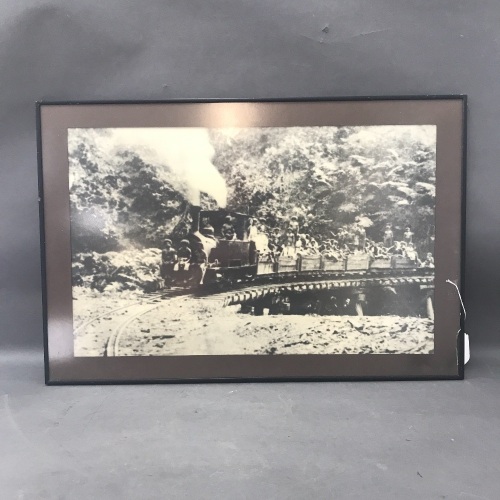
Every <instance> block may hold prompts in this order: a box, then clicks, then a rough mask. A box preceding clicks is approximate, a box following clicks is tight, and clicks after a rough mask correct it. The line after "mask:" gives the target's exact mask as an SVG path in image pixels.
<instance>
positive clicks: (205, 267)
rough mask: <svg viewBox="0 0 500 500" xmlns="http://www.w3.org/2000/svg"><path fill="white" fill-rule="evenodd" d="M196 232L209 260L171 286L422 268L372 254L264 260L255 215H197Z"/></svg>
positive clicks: (176, 275)
mask: <svg viewBox="0 0 500 500" xmlns="http://www.w3.org/2000/svg"><path fill="white" fill-rule="evenodd" d="M191 216H192V227H191V232H190V235H189V240H190V242H191V248H192V253H193V256H194V255H195V252H196V249H197V248H198V249H199V248H200V247H201V248H202V249H203V251H204V254H205V256H206V260H205V261H204V262H203V263H202V262H197V261H196V260H197V259H196V258H194V259H192V261H191V262H190V263H189V264H184V265H182V266H174V268H173V270H172V272H171V273H170V275H169V276H168V277H167V278H166V282H167V281H168V282H170V283H175V284H180V285H188V284H189V285H190V286H196V285H204V286H210V285H213V284H234V283H241V282H245V281H251V280H253V279H254V278H255V277H256V276H269V277H272V276H273V275H278V274H279V275H281V276H282V275H284V274H293V275H296V276H297V275H299V274H300V273H303V274H308V273H309V274H310V273H311V272H312V273H316V272H318V273H320V272H324V273H328V274H338V275H339V277H340V276H343V275H350V274H353V273H355V274H356V275H362V274H365V275H370V274H373V273H376V274H398V273H402V272H411V270H416V269H418V268H419V266H418V265H417V264H416V263H415V262H413V261H411V260H410V259H408V258H407V257H405V256H402V255H392V256H385V257H382V256H379V257H371V256H369V255H368V254H366V253H362V252H360V253H353V254H349V255H348V256H347V257H345V258H343V259H336V258H333V257H328V256H324V255H321V254H316V255H303V256H301V255H297V256H284V255H282V256H280V257H278V258H277V259H274V258H271V256H270V255H267V256H262V257H260V256H259V252H258V251H257V249H256V245H255V242H253V241H249V240H248V239H247V229H248V226H249V218H250V217H249V216H248V215H245V214H242V213H238V212H230V211H225V210H211V211H210V210H201V209H200V208H199V207H193V208H192V210H191ZM228 217H229V220H230V224H231V225H232V228H233V229H234V234H233V237H232V238H231V239H228V238H227V234H225V232H224V225H225V224H229V222H228Z"/></svg>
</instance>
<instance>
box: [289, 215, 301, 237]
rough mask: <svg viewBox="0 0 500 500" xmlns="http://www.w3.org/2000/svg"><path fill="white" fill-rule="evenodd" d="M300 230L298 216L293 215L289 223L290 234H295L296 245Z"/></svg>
mask: <svg viewBox="0 0 500 500" xmlns="http://www.w3.org/2000/svg"><path fill="white" fill-rule="evenodd" d="M299 229H300V224H299V221H298V219H297V216H295V215H292V217H290V222H289V223H288V232H289V233H290V232H291V233H292V234H293V242H294V243H296V242H297V236H298V234H299Z"/></svg>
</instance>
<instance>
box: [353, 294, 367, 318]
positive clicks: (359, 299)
mask: <svg viewBox="0 0 500 500" xmlns="http://www.w3.org/2000/svg"><path fill="white" fill-rule="evenodd" d="M365 303H366V295H365V294H364V292H355V293H354V307H355V310H356V315H357V316H364V312H363V307H364V305H365Z"/></svg>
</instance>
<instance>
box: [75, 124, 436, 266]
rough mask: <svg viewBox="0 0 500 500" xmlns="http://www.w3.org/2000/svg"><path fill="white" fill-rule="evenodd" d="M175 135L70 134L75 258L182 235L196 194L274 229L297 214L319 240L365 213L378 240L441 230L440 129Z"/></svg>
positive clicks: (419, 238)
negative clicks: (437, 219) (437, 206)
mask: <svg viewBox="0 0 500 500" xmlns="http://www.w3.org/2000/svg"><path fill="white" fill-rule="evenodd" d="M134 130H138V129H134ZM150 130H151V129H150ZM158 130H160V131H161V130H165V129H158ZM171 130H174V131H176V134H177V135H172V134H170V135H169V134H166V135H161V133H159V132H155V133H157V135H156V136H154V141H153V140H144V137H146V136H145V135H144V134H141V133H140V132H135V133H134V134H132V133H131V134H130V135H129V136H126V135H123V133H122V135H120V134H118V133H116V132H115V129H72V130H70V133H69V138H68V147H69V161H70V201H71V220H72V228H71V230H72V242H73V254H74V260H79V257H78V256H79V255H80V254H87V253H89V252H96V253H100V254H102V253H106V252H117V251H124V250H126V251H129V252H130V251H133V250H134V249H148V248H150V249H154V248H159V247H161V243H162V240H163V239H164V238H165V237H172V239H173V240H174V241H175V240H178V239H180V238H182V236H184V235H185V233H186V231H187V228H188V227H189V210H188V209H189V206H190V204H191V203H192V202H193V200H196V199H197V196H198V193H196V194H195V196H193V189H194V190H195V191H196V190H200V191H201V193H200V195H199V196H200V202H201V205H202V207H203V208H215V207H218V206H220V204H223V201H222V200H224V201H226V200H225V197H226V196H227V208H228V209H230V210H235V211H239V212H244V213H248V214H250V215H252V216H255V217H257V218H258V219H259V220H260V221H261V223H263V224H265V225H266V226H267V228H269V229H270V228H272V227H276V226H278V227H284V226H285V224H286V222H287V221H288V220H289V218H290V217H291V216H292V215H296V216H297V217H298V219H299V221H300V222H301V224H306V225H307V227H308V231H309V232H310V233H312V235H313V236H315V237H316V238H317V239H318V240H321V239H323V238H330V237H331V235H332V233H333V234H335V232H336V231H337V230H338V228H340V227H342V226H349V225H350V224H353V223H354V220H355V218H356V217H359V218H360V219H361V221H362V223H363V225H364V226H365V227H366V232H367V236H368V237H370V238H372V239H373V240H375V241H380V240H381V238H382V233H383V228H384V226H385V224H386V223H388V222H390V223H391V224H392V225H393V229H394V232H395V236H396V237H397V235H398V233H400V232H402V231H403V230H404V228H405V226H407V225H409V226H411V228H412V231H413V232H414V240H415V241H416V243H417V245H423V242H424V241H426V239H427V238H428V237H429V235H430V234H431V233H432V232H433V227H434V203H435V180H436V178H435V163H436V151H435V128H434V127H433V126H377V127H341V128H336V127H301V128H289V127H288V128H253V129H248V128H247V129H210V130H202V129H189V131H190V134H188V135H186V137H185V138H183V137H184V136H183V135H182V129H171ZM186 134H187V132H186ZM148 137H152V136H151V135H150V136H148ZM184 139H185V140H184ZM148 141H149V142H148ZM155 145H157V147H158V150H161V154H158V152H155V151H153V149H155ZM201 155H203V157H202V156H201ZM198 165H201V167H200V168H198ZM201 168H202V169H203V170H201ZM193 179H194V180H193ZM224 181H225V184H226V189H227V193H224V194H223V195H222V194H221V193H220V191H221V189H224V188H223V187H222V186H221V183H222V184H223V183H224ZM214 186H217V191H216V190H215V189H213V187H214ZM216 200H217V201H216Z"/></svg>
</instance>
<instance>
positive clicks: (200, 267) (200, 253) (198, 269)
mask: <svg viewBox="0 0 500 500" xmlns="http://www.w3.org/2000/svg"><path fill="white" fill-rule="evenodd" d="M207 264H208V256H207V253H206V252H205V250H204V248H203V243H201V242H198V243H196V244H195V248H194V252H193V256H192V257H191V265H190V266H189V269H190V270H191V271H192V273H193V274H192V276H193V281H194V283H197V284H200V285H202V284H203V278H204V276H205V271H206V270H207Z"/></svg>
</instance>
